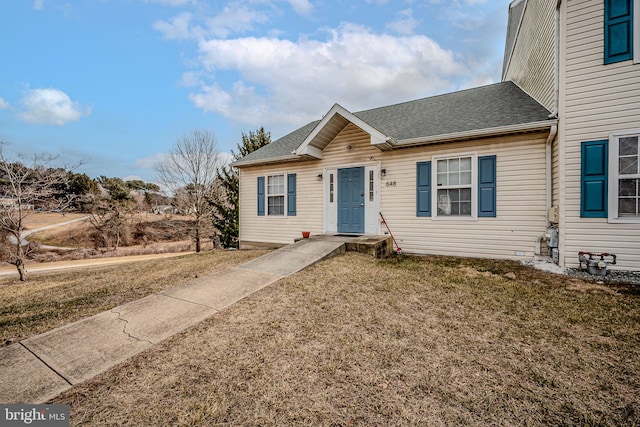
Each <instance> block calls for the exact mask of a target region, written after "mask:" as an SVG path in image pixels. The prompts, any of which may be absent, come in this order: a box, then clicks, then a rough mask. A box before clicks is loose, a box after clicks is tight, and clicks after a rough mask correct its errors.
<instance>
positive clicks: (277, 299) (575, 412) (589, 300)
mask: <svg viewBox="0 0 640 427" xmlns="http://www.w3.org/2000/svg"><path fill="white" fill-rule="evenodd" d="M140 274H142V271H140ZM145 274H146V273H145ZM639 302H640V301H639V297H638V295H637V294H634V293H629V292H625V289H624V288H618V289H612V288H608V287H603V286H599V285H594V284H592V283H587V282H583V281H580V280H578V279H571V278H569V277H561V276H554V275H551V274H549V273H544V272H539V271H534V270H531V269H529V268H526V267H523V266H521V265H519V264H517V263H513V262H502V261H487V260H461V259H456V258H444V257H409V256H405V257H396V258H392V259H389V260H383V261H377V260H374V259H372V258H370V257H367V256H365V255H359V254H353V253H348V254H346V255H344V256H341V257H337V258H333V259H331V260H328V261H325V262H322V263H319V264H317V265H315V266H313V267H310V268H308V269H306V270H303V271H301V272H299V273H297V274H295V275H292V276H290V277H288V278H286V279H283V280H280V281H279V282H277V283H275V284H273V285H271V286H269V287H267V288H265V289H263V290H261V291H259V292H257V293H256V294H254V295H252V296H251V297H249V298H246V299H245V300H243V301H241V302H239V303H237V304H235V305H234V306H232V307H229V308H228V309H225V310H223V311H222V312H220V313H218V314H217V315H215V316H213V317H212V318H210V319H209V320H207V321H204V322H202V323H200V324H199V325H197V326H195V327H193V328H191V329H188V330H187V331H185V332H183V333H181V334H179V335H176V336H174V337H172V338H170V339H168V340H166V341H164V342H162V343H160V344H159V345H157V346H155V347H154V348H152V349H150V350H148V351H146V352H144V353H141V354H140V355H138V356H136V357H134V358H133V359H131V360H130V361H129V362H126V363H124V364H122V365H119V366H117V367H115V368H113V369H111V370H109V371H107V372H105V373H103V374H101V375H100V376H98V377H96V378H95V379H93V380H92V381H89V382H86V383H84V384H80V385H78V386H76V387H74V388H73V389H71V390H70V391H68V392H67V393H65V394H63V395H62V396H60V397H58V398H56V399H55V400H54V401H55V402H56V403H69V404H71V422H72V424H74V425H83V424H86V425H89V424H91V425H93V424H96V425H136V426H137V425H145V426H166V425H184V426H192V425H203V426H215V425H233V426H239V425H259V426H270V425H273V426H285V425H286V426H289V425H323V426H332V425H336V426H338V425H340V426H365V425H366V426H371V425H390V426H402V425H430V426H431V425H435V426H438V425H640V403H639V399H640V398H639V397H638V396H639V392H640V329H639V326H640V304H639Z"/></svg>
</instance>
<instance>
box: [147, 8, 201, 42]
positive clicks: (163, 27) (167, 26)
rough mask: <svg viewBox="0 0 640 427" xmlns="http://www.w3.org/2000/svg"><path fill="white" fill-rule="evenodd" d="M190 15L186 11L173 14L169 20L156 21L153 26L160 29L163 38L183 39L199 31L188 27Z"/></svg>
mask: <svg viewBox="0 0 640 427" xmlns="http://www.w3.org/2000/svg"><path fill="white" fill-rule="evenodd" d="M191 18H192V15H191V14H190V13H188V12H184V13H181V14H179V15H177V16H175V17H174V18H173V19H172V20H171V22H167V21H156V22H155V23H154V24H153V28H154V29H156V30H158V31H160V32H161V33H162V35H163V37H164V38H165V39H168V40H183V39H190V38H192V37H194V35H195V34H196V33H198V32H199V31H198V30H196V29H193V28H191V27H190V25H191Z"/></svg>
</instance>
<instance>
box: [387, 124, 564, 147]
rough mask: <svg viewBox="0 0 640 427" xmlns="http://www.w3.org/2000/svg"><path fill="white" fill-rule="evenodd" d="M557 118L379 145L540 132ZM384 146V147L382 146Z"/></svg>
mask: <svg viewBox="0 0 640 427" xmlns="http://www.w3.org/2000/svg"><path fill="white" fill-rule="evenodd" d="M557 123H558V120H557V119H553V120H543V121H539V122H531V123H519V124H515V125H508V126H499V127H493V128H487V129H474V130H470V131H464V132H454V133H448V134H442V135H433V136H428V137H420V138H410V139H403V140H399V141H393V140H392V139H388V140H387V141H388V143H387V144H385V145H384V146H380V149H381V150H383V151H387V150H391V149H394V148H404V147H414V146H419V145H429V144H439V143H443V142H453V141H462V140H468V139H477V138H487V137H493V136H501V135H510V134H518V133H530V132H540V131H544V130H550V129H551V126H553V125H554V124H557ZM383 147H384V148H383Z"/></svg>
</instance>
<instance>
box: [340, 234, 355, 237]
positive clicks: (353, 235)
mask: <svg viewBox="0 0 640 427" xmlns="http://www.w3.org/2000/svg"><path fill="white" fill-rule="evenodd" d="M334 236H336V237H362V234H334Z"/></svg>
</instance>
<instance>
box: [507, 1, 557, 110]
mask: <svg viewBox="0 0 640 427" xmlns="http://www.w3.org/2000/svg"><path fill="white" fill-rule="evenodd" d="M556 3H557V1H556V0H527V2H526V8H525V11H524V16H523V19H522V25H521V27H520V29H519V31H518V35H517V39H516V42H515V45H514V49H513V53H512V55H511V60H510V61H509V65H508V68H507V69H506V70H505V75H504V76H503V81H508V80H513V81H514V82H515V83H516V84H518V86H520V87H521V88H522V89H524V90H525V91H526V92H527V93H528V94H529V95H531V96H532V97H533V98H535V99H536V100H537V101H538V102H540V103H541V104H542V105H544V106H545V107H547V109H548V110H550V111H556V108H557V107H556V106H555V105H554V86H555V83H554V79H555V11H556Z"/></svg>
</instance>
